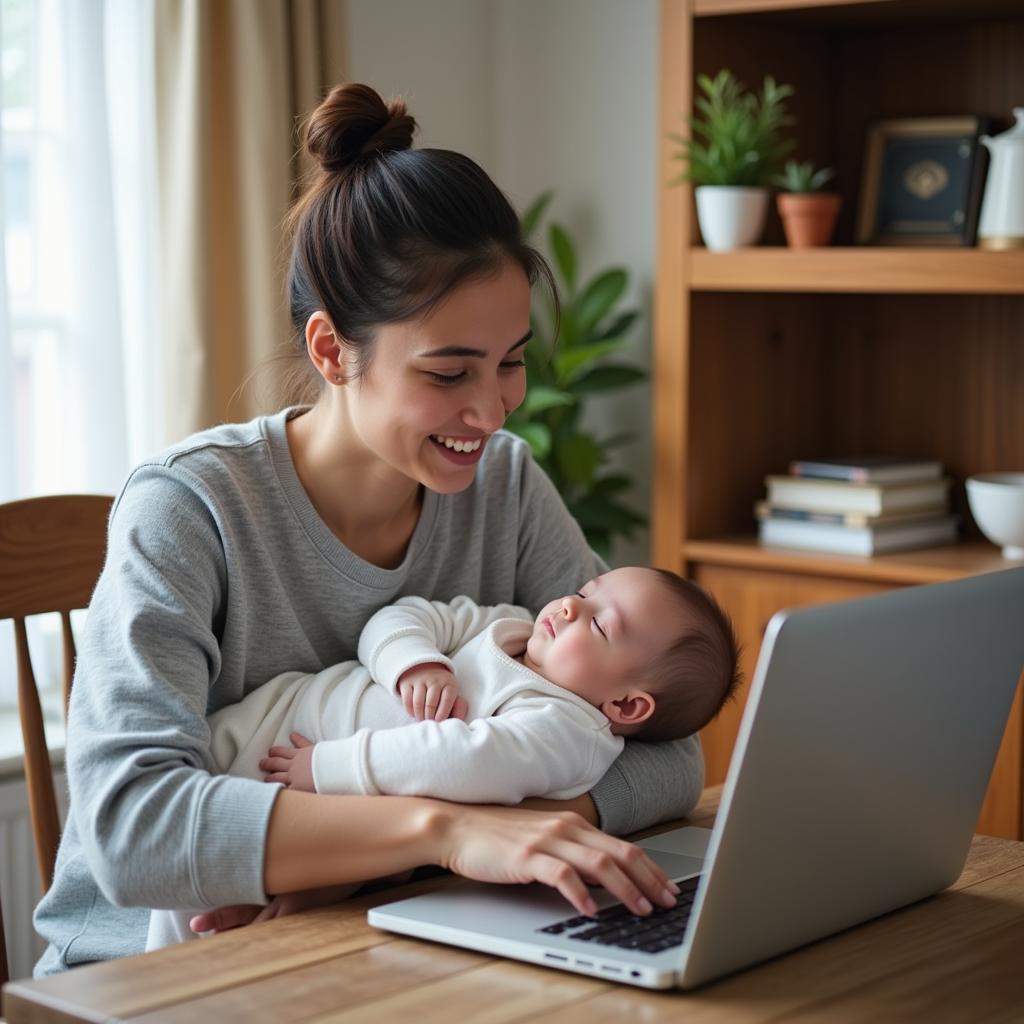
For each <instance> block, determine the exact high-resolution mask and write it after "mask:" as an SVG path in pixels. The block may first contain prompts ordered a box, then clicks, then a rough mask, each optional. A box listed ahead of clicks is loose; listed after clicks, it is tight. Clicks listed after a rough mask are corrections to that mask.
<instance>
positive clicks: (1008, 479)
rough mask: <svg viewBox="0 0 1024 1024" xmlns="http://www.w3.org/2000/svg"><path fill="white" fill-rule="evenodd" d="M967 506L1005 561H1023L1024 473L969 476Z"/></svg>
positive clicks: (979, 527) (980, 528)
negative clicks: (997, 547) (998, 548)
mask: <svg viewBox="0 0 1024 1024" xmlns="http://www.w3.org/2000/svg"><path fill="white" fill-rule="evenodd" d="M967 504H968V505H970V507H971V515H973V516H974V521H975V522H976V523H977V524H978V529H979V530H981V532H982V533H983V534H985V536H986V537H988V539H989V540H990V541H992V543H993V544H998V545H999V546H1000V547H1001V548H1002V549H1003V557H1004V558H1015V559H1024V473H982V474H980V475H978V476H972V477H968V478H967Z"/></svg>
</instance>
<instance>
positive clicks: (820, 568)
mask: <svg viewBox="0 0 1024 1024" xmlns="http://www.w3.org/2000/svg"><path fill="white" fill-rule="evenodd" d="M682 558H683V560H684V561H687V562H693V563H702V564H706V565H728V566H733V567H736V568H741V569H742V568H746V569H764V570H782V571H785V572H793V571H798V572H801V573H804V574H806V575H808V576H828V577H832V578H837V577H842V578H845V579H850V580H868V581H871V582H874V583H889V584H894V585H896V586H914V585H917V584H922V583H948V582H950V581H951V580H958V579H962V578H963V577H965V576H976V575H977V574H978V573H982V572H999V571H1000V570H1001V569H1007V568H1009V567H1010V566H1011V565H1012V564H1013V563H1011V562H1008V561H1007V560H1006V559H1005V558H1003V556H1002V555H1001V554H1000V553H999V549H998V548H996V547H994V546H993V545H991V544H989V543H988V542H987V541H976V540H968V541H964V542H963V543H962V544H951V545H946V546H943V547H936V548H922V549H919V550H916V551H900V552H893V553H892V554H885V555H874V556H870V557H869V556H866V555H833V554H828V553H824V552H819V551H796V550H790V549H788V548H776V547H765V546H763V545H761V544H759V543H758V541H757V538H756V537H753V536H750V537H747V536H742V537H725V538H721V539H719V540H691V541H688V542H687V543H685V544H684V545H683V549H682Z"/></svg>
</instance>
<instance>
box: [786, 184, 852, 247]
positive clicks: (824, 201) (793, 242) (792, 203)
mask: <svg viewBox="0 0 1024 1024" xmlns="http://www.w3.org/2000/svg"><path fill="white" fill-rule="evenodd" d="M842 204H843V198H842V196H839V195H836V194H835V193H832V192H804V193H795V192H785V193H783V194H782V195H780V196H779V197H778V207H779V216H781V217H782V226H783V227H784V228H785V229H786V241H787V242H789V244H790V247H791V248H793V249H808V248H810V247H811V246H815V245H828V244H829V242H831V241H832V232H833V231H834V230H835V226H836V218H837V217H838V216H839V207H840V206H842Z"/></svg>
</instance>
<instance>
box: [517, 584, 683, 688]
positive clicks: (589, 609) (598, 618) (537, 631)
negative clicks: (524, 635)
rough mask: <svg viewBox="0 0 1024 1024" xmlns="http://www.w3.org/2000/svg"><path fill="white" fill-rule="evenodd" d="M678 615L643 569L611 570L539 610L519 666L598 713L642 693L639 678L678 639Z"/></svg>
mask: <svg viewBox="0 0 1024 1024" xmlns="http://www.w3.org/2000/svg"><path fill="white" fill-rule="evenodd" d="M680 615H681V612H680V610H679V607H678V602H676V601H673V600H672V599H671V597H670V595H669V593H668V590H667V588H666V587H665V585H664V584H663V583H662V582H661V581H660V580H659V579H658V577H657V575H656V574H655V573H653V572H652V571H651V570H650V569H642V568H636V567H632V566H630V567H627V568H623V569H613V570H612V571H611V572H607V573H605V574H604V575H603V576H597V577H595V578H594V579H592V580H590V581H589V582H587V583H585V584H584V585H583V586H582V587H581V588H580V590H579V592H578V593H576V594H570V595H568V596H567V597H560V598H558V599H557V600H555V601H551V602H550V603H549V604H547V605H545V606H544V608H543V609H542V610H541V613H540V615H538V616H537V620H536V622H535V623H534V626H533V633H532V634H531V635H530V639H529V640H528V641H527V644H526V663H527V665H528V666H529V667H530V668H532V669H534V670H535V671H536V672H538V673H539V674H540V675H542V676H543V677H544V678H545V679H547V680H549V681H550V682H552V683H555V684H557V685H558V686H562V687H564V688H565V689H567V690H571V691H572V692H573V693H575V694H577V695H578V696H580V697H582V698H583V699H584V700H586V701H588V702H589V703H591V704H593V705H595V706H597V707H600V706H601V705H602V704H603V703H604V702H605V701H607V700H616V699H619V698H621V697H622V695H623V694H625V693H626V692H627V691H629V690H633V689H637V688H642V687H643V685H644V681H643V679H642V678H641V673H642V672H643V671H644V669H645V668H646V667H647V665H648V664H649V663H650V662H651V660H652V659H653V658H654V657H655V656H657V655H658V654H659V653H661V652H662V651H663V650H665V648H666V647H667V645H668V644H669V642H670V641H671V640H672V639H673V638H674V637H675V636H678V635H679V628H680Z"/></svg>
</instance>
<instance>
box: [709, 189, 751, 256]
mask: <svg viewBox="0 0 1024 1024" xmlns="http://www.w3.org/2000/svg"><path fill="white" fill-rule="evenodd" d="M695 194H696V196H697V220H698V222H699V223H700V233H701V235H702V236H703V237H704V244H705V245H706V246H707V247H708V248H709V249H711V250H712V251H714V252H728V251H729V250H730V249H739V248H740V247H741V246H744V245H756V244H757V242H758V240H759V239H760V237H761V232H762V231H763V230H764V218H765V213H766V212H767V210H768V189H766V188H745V187H743V186H740V185H699V186H698V187H697V188H696V189H695Z"/></svg>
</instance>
